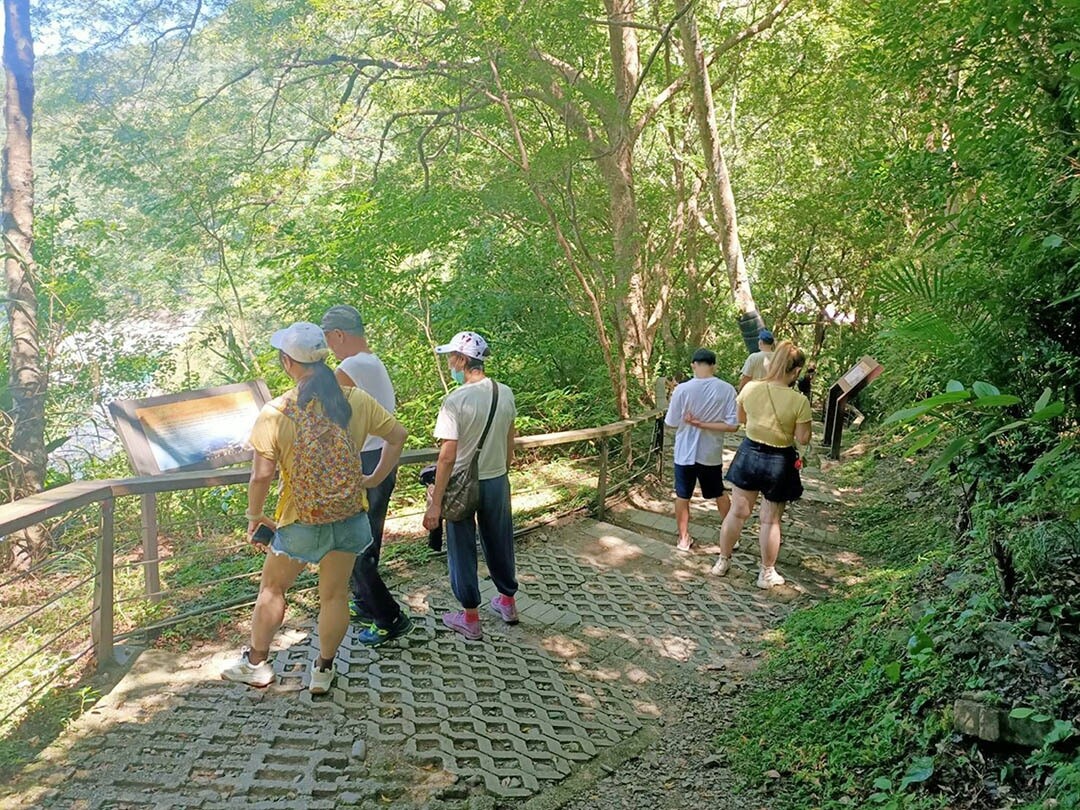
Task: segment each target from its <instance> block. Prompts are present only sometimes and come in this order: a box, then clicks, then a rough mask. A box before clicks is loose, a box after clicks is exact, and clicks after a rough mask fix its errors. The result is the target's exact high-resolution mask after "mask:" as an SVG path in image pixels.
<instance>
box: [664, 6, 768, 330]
mask: <svg viewBox="0 0 1080 810" xmlns="http://www.w3.org/2000/svg"><path fill="white" fill-rule="evenodd" d="M692 3H693V0H675V7H676V9H677V11H678V14H679V15H680V16H679V33H680V35H681V38H682V44H683V52H684V58H685V59H686V65H687V70H688V72H689V75H690V91H691V94H692V96H693V107H694V119H695V121H696V122H697V127H698V136H699V137H700V138H701V149H702V152H703V153H704V155H705V173H706V177H707V178H708V184H709V199H710V201H711V202H712V213H713V220H714V221H715V222H716V225H717V235H718V236H719V240H718V241H719V243H720V249H721V251H722V252H723V255H724V263H725V264H726V265H727V271H728V280H729V282H730V285H731V294H732V298H733V299H734V301H735V307H736V309H738V311H739V314H740V315H744V314H747V313H753V312H756V310H757V306H756V305H755V304H754V296H753V295H752V294H751V292H750V279H749V277H748V276H747V274H746V262H745V260H744V259H743V253H742V246H741V245H740V244H739V226H738V219H737V217H736V211H735V194H734V192H733V191H732V189H731V177H730V175H728V169H727V161H726V160H725V159H724V152H723V149H722V148H721V147H720V135H719V133H718V131H717V128H716V107H715V106H714V104H713V97H712V85H710V83H709V73H708V66H707V65H706V62H705V52H704V50H702V47H701V37H700V35H699V34H698V27H697V20H696V18H695V17H694V10H693V9H692V8H689V6H690V5H691V4H692Z"/></svg>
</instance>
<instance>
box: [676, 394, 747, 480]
mask: <svg viewBox="0 0 1080 810" xmlns="http://www.w3.org/2000/svg"><path fill="white" fill-rule="evenodd" d="M687 413H691V414H693V415H694V418H696V419H700V420H701V421H702V422H726V423H727V424H729V425H735V424H738V421H739V416H738V411H737V409H736V407H735V386H733V385H732V384H731V383H728V382H724V381H723V380H721V379H720V378H719V377H694V378H693V379H690V380H687V381H686V382H683V383H679V384H678V385H676V386H675V390H674V391H673V392H672V394H671V404H670V405H668V409H667V415H666V416H665V417H664V424H665V425H668V426H669V427H673V428H678V429H679V432H678V433H676V434H675V463H676V464H678V465H680V466H687V465H689V464H707V465H709V466H710V467H716V466H719V465H721V464H723V463H724V436H725V434H724V433H723V432H722V431H719V430H703V429H702V428H697V427H693V426H692V425H688V424H686V423H685V422H684V421H683V416H685V415H686V414H687Z"/></svg>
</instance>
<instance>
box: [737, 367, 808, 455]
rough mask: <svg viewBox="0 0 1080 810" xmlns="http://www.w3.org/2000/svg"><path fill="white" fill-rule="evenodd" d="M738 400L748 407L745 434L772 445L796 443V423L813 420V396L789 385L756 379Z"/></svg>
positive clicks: (744, 408) (744, 407) (745, 408)
mask: <svg viewBox="0 0 1080 810" xmlns="http://www.w3.org/2000/svg"><path fill="white" fill-rule="evenodd" d="M736 401H737V402H738V403H739V404H740V405H742V407H743V410H744V411H746V435H747V436H748V437H749V438H751V439H753V440H754V441H755V442H761V443H762V444H768V445H771V446H772V447H791V446H792V445H793V444H795V425H797V424H799V423H802V422H809V421H811V418H812V417H811V413H810V400H808V399H807V398H806V397H804V396H803V395H802V394H800V393H799V392H798V391H796V390H795V389H793V388H788V387H787V386H786V385H773V384H772V383H768V382H765V381H764V380H753V381H751V382H748V383H747V384H746V385H744V386H743V389H742V391H740V392H739V395H738V397H736Z"/></svg>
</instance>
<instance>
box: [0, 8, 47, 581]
mask: <svg viewBox="0 0 1080 810" xmlns="http://www.w3.org/2000/svg"><path fill="white" fill-rule="evenodd" d="M4 22H5V29H4V79H5V89H4V123H5V125H6V127H7V139H6V141H5V143H4V150H3V159H2V168H0V172H2V174H3V226H4V248H5V251H4V252H5V259H4V271H5V274H6V276H7V296H8V301H7V314H8V326H9V328H10V336H11V358H10V363H11V365H10V381H9V386H10V389H11V398H12V405H13V409H12V410H13V416H14V425H13V428H12V434H11V435H12V438H11V454H12V457H13V463H12V469H13V475H12V482H11V483H12V494H13V495H14V496H15V497H22V496H26V495H30V494H33V493H35V492H40V491H41V489H42V488H43V486H44V481H45V375H44V373H43V371H42V367H41V350H40V344H39V340H38V323H37V296H36V294H35V290H34V276H35V267H34V258H33V249H34V241H33V228H34V168H33V159H32V158H33V156H32V151H31V142H32V132H33V110H34V41H33V39H32V37H31V33H30V2H29V0H4ZM11 540H12V542H13V545H12V551H13V554H14V564H15V565H16V566H17V567H21V568H26V567H28V566H29V565H30V562H31V560H32V559H33V556H34V554H35V553H36V552H37V551H38V546H39V544H40V543H41V542H42V541H43V540H44V532H42V531H41V530H40V529H39V530H37V531H35V532H25V533H22V534H21V535H20V536H16V537H12V538H11Z"/></svg>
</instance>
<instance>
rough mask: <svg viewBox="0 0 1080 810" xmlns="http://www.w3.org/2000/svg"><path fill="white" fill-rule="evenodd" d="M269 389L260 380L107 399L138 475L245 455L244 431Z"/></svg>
mask: <svg viewBox="0 0 1080 810" xmlns="http://www.w3.org/2000/svg"><path fill="white" fill-rule="evenodd" d="M269 401H270V391H269V389H267V387H266V383H265V382H263V381H262V380H253V381H251V382H245V383H236V384H235V385H223V386H218V387H217V388H203V389H200V390H198V391H184V392H182V393H179V394H165V395H164V396H159V397H149V398H148V399H126V400H117V401H115V402H112V403H110V405H109V412H110V413H111V414H112V418H113V422H115V423H116V432H117V433H118V434H119V435H120V441H121V442H123V445H124V449H125V450H126V451H127V454H128V459H129V460H130V461H131V466H132V467H133V468H134V469H135V472H136V473H137V474H139V475H157V474H159V473H167V472H179V471H181V470H212V469H215V468H217V467H225V466H228V465H229V464H237V463H239V462H242V461H248V460H250V459H251V447H250V445H248V436H249V435H250V434H251V427H252V425H254V424H255V418H256V417H257V416H258V415H259V411H260V410H261V409H262V406H263V405H265V404H266V403H267V402H269Z"/></svg>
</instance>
